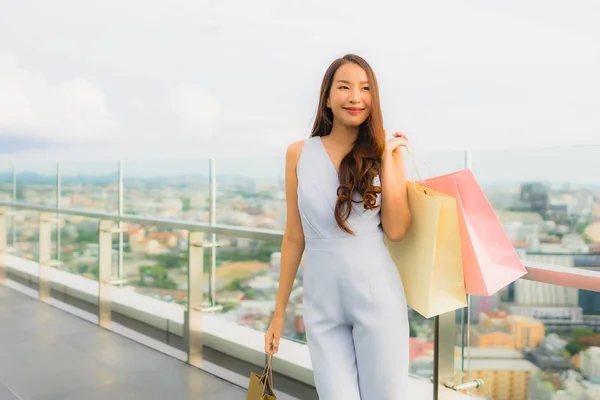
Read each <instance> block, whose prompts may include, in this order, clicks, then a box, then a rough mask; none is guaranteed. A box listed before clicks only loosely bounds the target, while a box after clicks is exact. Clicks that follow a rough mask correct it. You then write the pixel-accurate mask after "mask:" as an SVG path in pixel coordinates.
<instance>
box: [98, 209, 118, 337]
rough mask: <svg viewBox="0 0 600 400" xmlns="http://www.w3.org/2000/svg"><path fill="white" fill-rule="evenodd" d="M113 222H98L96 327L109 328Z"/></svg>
mask: <svg viewBox="0 0 600 400" xmlns="http://www.w3.org/2000/svg"><path fill="white" fill-rule="evenodd" d="M113 226H114V223H113V221H106V220H105V221H100V224H99V228H98V231H99V232H98V325H100V326H101V327H103V328H106V329H109V328H110V321H111V315H110V313H111V301H112V299H111V290H112V288H111V285H110V278H111V275H112V235H113Z"/></svg>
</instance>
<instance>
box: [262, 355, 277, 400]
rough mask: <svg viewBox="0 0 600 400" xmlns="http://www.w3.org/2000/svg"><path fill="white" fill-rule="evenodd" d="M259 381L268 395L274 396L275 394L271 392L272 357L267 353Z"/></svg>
mask: <svg viewBox="0 0 600 400" xmlns="http://www.w3.org/2000/svg"><path fill="white" fill-rule="evenodd" d="M260 380H261V381H262V382H265V386H266V388H267V391H268V392H269V393H268V394H269V395H272V396H274V395H275V392H274V390H273V355H272V354H270V353H267V362H266V364H265V369H264V370H263V373H262V375H261V378H260Z"/></svg>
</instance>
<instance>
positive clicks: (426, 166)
mask: <svg viewBox="0 0 600 400" xmlns="http://www.w3.org/2000/svg"><path fill="white" fill-rule="evenodd" d="M465 157H466V152H464V151H436V152H432V151H430V152H423V153H421V152H417V151H414V150H413V151H411V153H410V155H409V156H408V157H406V173H407V175H408V179H409V180H418V179H419V174H420V175H421V176H422V178H423V179H427V178H431V177H434V176H439V175H444V174H449V173H451V172H455V171H460V170H463V169H465ZM411 161H414V164H411Z"/></svg>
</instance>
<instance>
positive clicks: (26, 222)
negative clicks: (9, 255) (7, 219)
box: [13, 211, 40, 261]
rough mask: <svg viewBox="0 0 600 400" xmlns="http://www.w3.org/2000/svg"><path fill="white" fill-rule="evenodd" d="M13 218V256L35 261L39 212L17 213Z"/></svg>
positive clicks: (37, 245) (37, 244)
mask: <svg viewBox="0 0 600 400" xmlns="http://www.w3.org/2000/svg"><path fill="white" fill-rule="evenodd" d="M13 218H14V227H15V232H14V234H15V237H14V244H13V247H14V255H15V256H18V257H21V258H25V259H27V260H32V261H37V260H38V258H39V230H40V229H39V212H37V211H17V212H16V213H15V214H14V216H13Z"/></svg>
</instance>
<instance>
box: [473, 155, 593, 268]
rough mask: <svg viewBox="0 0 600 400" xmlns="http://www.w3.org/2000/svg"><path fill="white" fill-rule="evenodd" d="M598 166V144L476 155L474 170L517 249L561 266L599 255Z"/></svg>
mask: <svg viewBox="0 0 600 400" xmlns="http://www.w3.org/2000/svg"><path fill="white" fill-rule="evenodd" d="M507 160H510V162H507ZM584 167H585V168H584ZM598 168H600V147H597V146H587V147H563V148H547V149H535V150H510V151H508V150H507V151H477V152H474V153H473V172H474V173H475V175H476V177H477V179H478V180H479V182H480V184H481V185H482V187H483V189H484V191H485V193H486V195H487V196H488V198H489V200H490V202H491V203H492V205H493V206H494V208H495V210H496V212H497V214H498V216H499V217H500V220H501V221H502V223H503V224H504V227H505V229H506V230H507V232H508V234H509V236H510V237H511V239H512V240H513V244H514V245H515V247H516V248H517V249H518V250H519V252H520V253H521V254H527V255H528V258H531V257H535V258H536V261H540V262H546V263H550V264H558V265H568V266H572V257H569V255H573V254H585V253H587V252H590V251H600V223H599V222H597V221H596V220H597V219H598V218H599V217H600V205H599V204H598V202H597V196H598V194H599V193H600V176H599V175H597V174H595V173H593V172H592V171H597V170H598ZM565 257H566V258H565Z"/></svg>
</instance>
